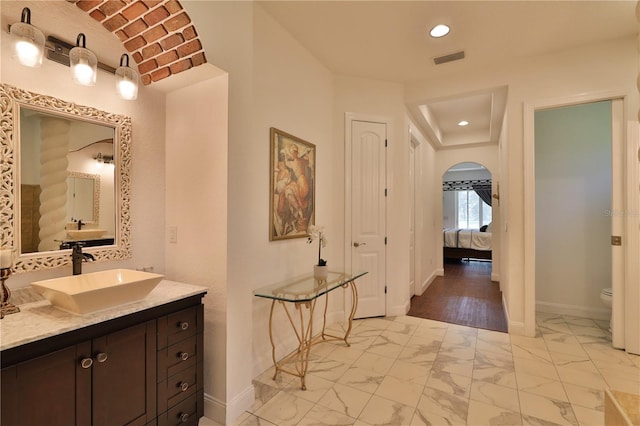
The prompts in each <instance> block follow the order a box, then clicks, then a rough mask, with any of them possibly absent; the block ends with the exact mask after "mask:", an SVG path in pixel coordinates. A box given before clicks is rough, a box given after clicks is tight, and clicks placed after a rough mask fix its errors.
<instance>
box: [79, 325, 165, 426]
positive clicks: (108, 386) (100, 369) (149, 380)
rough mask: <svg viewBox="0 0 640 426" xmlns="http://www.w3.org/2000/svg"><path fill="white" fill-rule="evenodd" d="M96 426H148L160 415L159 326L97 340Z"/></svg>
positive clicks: (94, 378)
mask: <svg viewBox="0 0 640 426" xmlns="http://www.w3.org/2000/svg"><path fill="white" fill-rule="evenodd" d="M92 344H93V360H94V363H93V367H92V370H93V426H124V425H128V426H136V425H146V424H147V423H148V422H150V421H152V420H153V418H154V417H155V415H156V383H155V374H156V357H155V352H156V326H155V321H149V322H147V323H143V324H139V325H136V326H133V327H130V328H126V329H124V330H120V331H117V332H114V333H111V334H108V335H106V336H103V337H100V338H96V339H93V342H92Z"/></svg>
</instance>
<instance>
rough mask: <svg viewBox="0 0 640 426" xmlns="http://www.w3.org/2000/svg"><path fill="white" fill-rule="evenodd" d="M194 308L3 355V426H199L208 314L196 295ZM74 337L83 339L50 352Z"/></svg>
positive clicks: (167, 309) (131, 319) (147, 315)
mask: <svg viewBox="0 0 640 426" xmlns="http://www.w3.org/2000/svg"><path fill="white" fill-rule="evenodd" d="M194 302H197V304H193V303H194ZM191 304H193V306H188V305H189V304H188V303H185V301H179V302H174V303H172V304H168V305H163V306H162V307H158V308H153V309H150V310H147V311H142V312H139V313H136V314H133V315H129V316H127V317H122V318H118V319H116V320H110V321H108V322H106V323H101V324H97V325H96V326H92V327H88V328H85V329H80V330H77V331H75V332H71V333H66V334H64V335H61V336H55V337H54V338H53V340H52V341H49V340H50V339H45V340H44V341H39V342H34V343H33V344H29V345H25V346H26V347H25V348H22V347H18V348H15V349H13V350H8V351H3V352H2V354H0V357H1V361H2V367H3V368H2V370H1V372H0V380H1V382H2V384H1V392H2V393H1V394H0V401H1V412H0V415H1V417H0V424H2V426H25V425H29V426H40V425H42V426H45V425H46V426H58V425H60V426H120V425H122V426H124V425H128V426H138V425H140V426H149V425H157V426H162V425H197V424H198V419H199V418H200V417H201V416H203V415H204V407H203V404H204V387H203V383H202V381H203V365H202V364H203V357H202V352H203V318H204V315H203V306H202V305H201V304H200V298H199V297H198V298H192V299H191ZM185 306H188V307H186V308H185ZM159 314H161V315H159ZM154 315H155V316H154ZM105 331H106V332H105ZM96 333H97V334H96ZM74 335H75V337H74ZM92 335H93V336H92ZM83 337H91V338H84V339H83ZM74 339H81V341H78V342H77V343H73V344H69V345H66V346H65V347H62V348H56V349H55V350H53V351H52V350H51V347H55V346H56V345H59V344H62V343H63V342H69V341H73V340H74ZM36 343H38V344H39V345H36ZM42 344H45V346H44V347H43V346H42ZM47 344H48V345H49V349H46V348H47V346H46V345H47ZM44 351H46V353H44ZM31 355H33V356H31ZM9 364H10V365H9Z"/></svg>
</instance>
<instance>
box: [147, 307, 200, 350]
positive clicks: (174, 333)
mask: <svg viewBox="0 0 640 426" xmlns="http://www.w3.org/2000/svg"><path fill="white" fill-rule="evenodd" d="M201 321H202V305H200V306H194V307H192V308H187V309H183V310H181V311H178V312H174V313H172V314H169V315H167V316H166V317H164V318H162V319H161V320H159V321H158V349H162V348H165V347H167V346H171V345H173V344H174V343H176V342H179V341H180V340H183V339H184V338H186V337H189V336H193V335H194V334H196V333H197V331H198V329H202V323H201Z"/></svg>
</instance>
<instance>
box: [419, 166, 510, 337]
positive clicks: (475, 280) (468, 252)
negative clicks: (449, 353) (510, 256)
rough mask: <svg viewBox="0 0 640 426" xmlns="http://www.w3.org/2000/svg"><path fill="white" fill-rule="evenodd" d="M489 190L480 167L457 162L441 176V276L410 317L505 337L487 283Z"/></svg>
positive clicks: (494, 287) (496, 298) (496, 291)
mask: <svg viewBox="0 0 640 426" xmlns="http://www.w3.org/2000/svg"><path fill="white" fill-rule="evenodd" d="M491 187H492V175H491V172H490V171H489V170H488V169H487V168H486V167H484V166H483V165H482V164H479V163H475V162H463V163H459V164H456V165H454V166H452V167H451V168H449V170H447V171H446V172H445V173H444V175H443V177H442V210H443V211H442V215H443V220H442V223H443V248H442V250H443V266H444V275H443V276H440V277H437V278H436V279H435V280H434V281H433V283H432V284H431V285H430V286H429V287H428V288H427V290H426V291H425V292H424V293H423V294H422V295H421V296H416V297H414V298H413V299H412V300H411V308H410V310H409V315H412V316H418V317H421V318H429V319H434V320H438V321H444V322H449V323H454V324H460V325H467V326H472V327H477V328H484V329H489V330H496V331H502V332H507V322H506V316H505V313H504V309H503V306H502V292H501V291H500V286H499V284H498V283H497V282H493V281H491V275H492V274H491V272H492V267H493V264H492V261H491V259H492V249H493V246H492V223H493V211H492V206H491V205H492V204H493V203H492V200H493V198H494V197H492V190H491Z"/></svg>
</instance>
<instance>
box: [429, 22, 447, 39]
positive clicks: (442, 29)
mask: <svg viewBox="0 0 640 426" xmlns="http://www.w3.org/2000/svg"><path fill="white" fill-rule="evenodd" d="M449 31H450V28H449V26H448V25H444V24H438V25H436V26H435V27H433V28H431V31H429V34H430V35H431V37H435V38H438V37H444V36H446V35H447V34H449Z"/></svg>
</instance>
